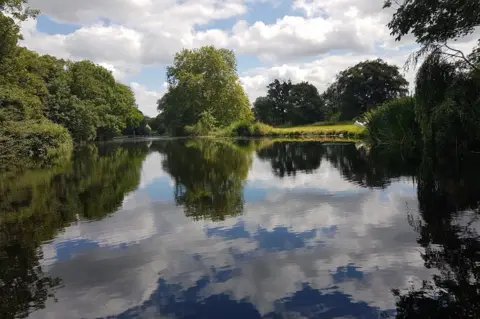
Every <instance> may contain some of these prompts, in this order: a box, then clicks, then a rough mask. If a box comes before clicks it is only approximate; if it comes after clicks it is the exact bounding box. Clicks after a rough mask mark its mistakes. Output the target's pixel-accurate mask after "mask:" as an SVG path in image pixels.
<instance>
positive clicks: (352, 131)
mask: <svg viewBox="0 0 480 319" xmlns="http://www.w3.org/2000/svg"><path fill="white" fill-rule="evenodd" d="M213 135H214V136H217V137H221V136H238V137H300V138H308V137H336V138H355V139H359V138H362V137H365V135H366V130H365V128H364V127H362V126H359V125H355V124H345V123H342V124H326V125H323V124H322V123H318V124H311V125H302V126H291V127H272V126H270V125H266V124H263V123H235V124H233V125H231V126H228V127H226V128H224V129H221V130H218V131H216V132H214V133H213Z"/></svg>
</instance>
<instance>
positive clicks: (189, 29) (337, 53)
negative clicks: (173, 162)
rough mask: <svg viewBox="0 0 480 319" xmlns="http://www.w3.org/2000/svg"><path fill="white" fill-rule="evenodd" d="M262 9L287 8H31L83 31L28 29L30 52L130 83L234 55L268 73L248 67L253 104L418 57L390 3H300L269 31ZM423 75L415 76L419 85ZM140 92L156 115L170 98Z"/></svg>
mask: <svg viewBox="0 0 480 319" xmlns="http://www.w3.org/2000/svg"><path fill="white" fill-rule="evenodd" d="M256 2H263V3H264V5H263V6H262V7H264V6H265V5H271V6H273V7H276V6H278V2H277V1H276V0H231V1H223V0H161V1H154V0H120V1H117V0H105V1H94V0H85V1H74V0H65V1H61V2H58V1H55V0H31V1H29V4H30V5H31V6H32V7H34V8H38V9H40V10H41V11H42V12H43V13H44V14H45V15H47V16H48V17H49V18H51V19H53V20H54V21H57V22H59V23H70V24H75V25H77V26H78V29H77V30H76V31H74V32H72V33H70V34H67V35H62V34H55V35H49V34H45V33H41V32H39V31H37V25H36V22H35V21H27V22H25V23H23V24H22V31H23V33H24V37H25V39H24V40H23V41H22V43H23V45H25V46H27V47H28V48H30V49H33V50H36V51H38V52H40V53H45V54H52V55H55V56H58V57H61V58H67V59H73V60H80V59H90V60H92V61H94V62H96V63H99V64H101V65H103V66H105V67H106V68H108V69H109V70H111V71H112V72H113V74H114V76H115V77H116V78H117V79H118V80H120V81H124V82H125V81H128V79H129V78H132V77H133V76H135V75H137V74H139V73H140V71H141V70H142V68H143V67H146V66H165V65H167V64H170V63H171V62H172V60H173V57H174V54H175V53H176V52H178V51H179V50H181V49H182V48H198V47H200V46H203V45H215V46H217V47H226V48H231V49H233V50H234V51H235V52H236V54H237V57H238V59H240V60H242V59H247V60H251V57H254V58H255V59H259V60H260V62H261V64H262V66H261V67H259V68H254V69H252V68H249V67H248V62H245V61H247V60H242V63H240V65H246V66H247V67H246V68H244V69H241V70H239V73H240V75H241V80H242V83H243V84H244V87H245V90H246V91H247V93H248V95H249V97H250V99H251V101H252V102H253V101H254V100H255V98H256V97H258V96H259V95H263V94H265V91H266V90H265V86H266V85H267V84H268V83H269V82H270V81H271V80H273V79H274V78H284V79H286V78H290V79H292V81H294V82H297V81H309V82H311V83H313V84H315V85H316V86H317V87H318V89H319V91H323V90H324V89H325V88H326V87H327V86H328V84H329V83H331V82H332V81H333V79H334V77H335V75H336V74H337V73H338V72H339V71H341V70H343V69H345V68H346V67H348V66H351V65H353V64H355V63H358V62H360V61H362V60H365V59H368V58H377V57H381V58H384V59H385V60H387V61H389V62H391V63H394V64H397V65H399V66H403V64H404V63H405V61H406V58H407V57H408V55H409V53H411V52H413V51H414V50H416V49H417V48H418V46H417V45H416V44H415V39H414V37H413V36H412V35H407V36H406V37H404V39H403V40H402V41H401V42H396V41H395V40H394V38H393V37H392V36H390V31H389V30H388V28H387V26H386V24H387V23H388V22H389V21H390V19H391V16H392V13H393V10H394V9H391V8H390V9H382V6H383V3H384V1H383V0H374V1H369V0H293V1H292V2H291V4H290V9H291V10H290V11H288V10H286V11H284V12H283V14H282V15H281V16H278V17H276V20H275V21H274V22H270V23H267V22H264V21H262V15H266V13H264V12H252V10H254V9H255V6H253V5H254V4H255V3H256ZM246 13H248V14H249V15H248V16H251V15H252V13H255V14H254V16H256V17H258V18H257V21H246V20H245V18H246V17H248V16H247V15H246ZM269 20H270V21H271V19H269ZM219 21H227V22H228V23H226V24H223V23H220V24H217V22H219ZM225 25H228V26H230V25H232V27H225ZM478 35H480V30H477V32H476V33H475V34H473V35H471V36H469V37H466V38H464V39H462V40H460V41H458V42H456V43H455V44H456V45H458V47H459V48H461V49H462V50H465V51H466V52H468V51H469V48H471V47H473V44H475V43H476V42H475V40H476V39H478ZM414 72H415V71H414V70H410V71H409V72H408V73H407V74H406V78H407V80H409V81H410V83H411V84H412V83H413V77H414V76H413V75H414ZM134 89H135V91H136V93H138V95H137V100H139V102H138V104H139V105H140V106H141V109H142V111H143V110H145V112H147V114H148V115H151V116H152V115H155V114H156V112H155V110H154V108H155V104H151V103H152V101H156V99H157V98H158V94H162V92H163V91H162V89H161V88H160V89H159V90H154V91H152V90H151V89H150V90H146V89H145V87H143V86H138V85H137V87H136V88H134Z"/></svg>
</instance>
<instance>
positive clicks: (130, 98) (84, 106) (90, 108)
mask: <svg viewBox="0 0 480 319" xmlns="http://www.w3.org/2000/svg"><path fill="white" fill-rule="evenodd" d="M37 14H38V12H37V11H35V10H32V9H30V8H29V7H27V4H26V1H24V0H3V1H0V31H1V32H0V164H1V165H0V166H2V168H5V166H8V165H10V164H11V163H14V164H18V166H24V167H25V166H26V167H30V166H35V165H36V164H37V163H38V162H49V161H53V160H55V159H56V158H59V157H61V156H68V154H69V150H71V148H72V146H73V145H74V144H82V143H87V142H92V141H97V140H108V139H112V138H113V137H115V136H118V135H120V134H122V133H126V132H128V131H129V130H130V131H132V132H134V133H135V132H141V129H144V128H145V126H146V123H145V122H144V121H145V119H144V116H143V114H142V112H141V111H140V110H139V109H138V108H137V105H136V103H135V97H134V94H133V92H132V90H131V88H130V87H129V86H127V85H124V84H122V83H119V82H117V81H116V80H115V79H114V77H113V75H112V73H111V72H110V71H108V70H107V69H105V68H103V67H102V66H99V65H97V64H94V63H92V62H90V61H79V62H74V61H68V60H64V59H58V58H56V57H53V56H50V55H40V54H37V53H35V52H33V51H30V50H28V49H26V48H24V47H21V46H19V44H18V41H19V40H20V39H21V34H20V28H19V25H18V23H19V22H20V21H23V20H25V19H27V18H35V16H36V15H37ZM142 132H143V133H145V130H144V131H142Z"/></svg>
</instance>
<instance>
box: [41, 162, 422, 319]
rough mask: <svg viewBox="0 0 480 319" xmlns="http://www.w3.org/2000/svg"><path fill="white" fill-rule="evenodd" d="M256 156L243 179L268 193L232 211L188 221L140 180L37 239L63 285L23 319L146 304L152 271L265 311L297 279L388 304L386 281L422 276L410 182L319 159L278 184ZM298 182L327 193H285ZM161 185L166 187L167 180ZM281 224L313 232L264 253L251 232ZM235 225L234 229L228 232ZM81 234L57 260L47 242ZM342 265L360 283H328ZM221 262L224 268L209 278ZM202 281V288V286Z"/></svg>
mask: <svg viewBox="0 0 480 319" xmlns="http://www.w3.org/2000/svg"><path fill="white" fill-rule="evenodd" d="M158 159H160V157H159V156H158V155H156V154H155V153H152V154H150V155H149V157H148V161H146V163H145V165H144V169H146V170H148V171H145V172H144V173H142V182H141V183H142V185H144V187H145V186H148V185H147V184H148V183H150V184H152V185H153V184H155V183H156V180H155V179H150V178H149V177H148V172H152V173H153V174H154V175H155V176H159V175H162V173H161V172H162V168H161V161H158ZM260 163H261V162H260V161H259V160H258V159H257V158H256V159H255V160H254V168H253V169H252V170H251V173H250V174H249V177H248V179H249V181H256V182H257V183H258V182H259V181H260V182H261V183H262V187H263V189H264V190H265V192H266V193H267V196H266V197H265V198H264V199H263V200H256V201H252V202H249V201H247V202H246V204H245V209H244V212H243V215H241V216H239V217H235V218H229V219H227V220H225V221H223V222H212V221H193V220H192V219H190V218H188V217H186V216H185V214H184V212H183V209H182V208H181V207H177V206H176V205H175V203H174V202H172V201H154V200H152V198H150V197H149V196H148V195H147V194H146V193H145V192H144V191H143V188H140V189H138V190H137V191H135V192H133V193H131V194H130V195H128V203H127V204H126V205H124V207H122V209H121V210H120V211H118V212H117V213H116V214H115V215H113V216H112V217H111V218H107V219H104V220H102V221H97V222H93V223H79V224H77V225H72V226H70V227H67V228H66V229H65V232H64V233H63V234H62V235H60V236H59V237H57V239H55V240H54V241H52V242H49V243H47V244H45V245H44V247H43V250H44V252H45V253H46V255H47V254H48V256H50V262H49V263H48V265H46V266H45V267H44V269H45V270H46V271H48V274H49V275H52V276H59V277H61V278H62V279H63V284H64V287H63V288H61V289H59V290H58V291H57V292H56V297H57V298H58V302H56V303H55V302H50V301H49V302H48V304H47V307H46V308H45V309H44V310H40V311H38V312H35V313H34V314H32V318H52V319H54V318H77V317H103V316H109V315H115V314H118V313H121V312H123V311H126V310H128V309H132V308H135V307H137V306H141V305H142V304H144V303H145V304H146V305H148V304H150V303H151V302H150V301H149V300H152V299H153V298H155V299H157V298H162V295H163V294H162V290H161V288H160V287H159V284H158V281H159V279H161V280H163V281H164V282H166V283H168V284H170V285H176V287H177V290H178V291H179V292H180V291H186V290H187V289H189V288H192V287H196V288H195V289H199V290H200V292H199V294H200V296H201V297H202V298H204V299H207V298H208V297H209V296H213V295H219V294H227V295H228V296H229V298H230V299H233V300H237V301H240V300H246V301H248V302H249V303H251V304H252V305H254V306H255V308H256V309H258V311H260V312H261V313H262V314H265V313H268V312H269V311H272V310H273V309H274V306H275V303H276V302H277V303H278V301H279V300H281V299H282V298H286V297H288V296H291V295H292V294H294V293H295V292H296V291H298V290H299V289H300V287H301V285H302V284H304V283H308V284H309V285H310V286H311V287H312V288H314V289H326V288H329V289H333V290H335V291H339V292H340V293H342V294H346V295H350V296H351V299H352V300H353V301H363V302H367V303H368V304H369V305H371V306H376V307H379V308H383V309H391V308H392V307H393V305H394V300H393V296H392V295H391V293H390V289H391V288H396V287H404V286H405V284H406V283H407V282H408V281H409V280H417V279H424V278H426V277H427V276H428V274H429V271H428V270H426V269H425V268H424V267H423V260H422V259H421V256H420V252H421V251H420V249H419V247H418V244H417V243H416V234H415V232H414V230H413V229H412V227H411V226H410V225H409V224H408V221H407V215H406V211H410V209H413V212H414V211H415V207H417V205H418V203H417V201H416V193H415V189H414V187H413V185H412V184H411V182H409V181H406V180H399V181H395V182H392V184H391V185H390V186H389V187H387V188H386V189H383V190H380V189H361V190H360V191H359V189H358V187H357V186H356V185H353V184H350V183H348V182H345V181H342V180H341V177H340V174H339V172H338V171H337V170H336V169H335V168H333V167H331V166H328V165H325V166H323V167H324V168H323V170H321V169H320V170H319V171H318V172H317V175H315V174H313V175H311V176H312V178H308V177H309V176H310V175H306V174H299V175H297V176H296V177H293V176H290V177H285V178H284V180H286V182H285V183H283V184H282V185H280V186H276V185H277V184H279V183H278V182H279V181H278V178H276V177H274V176H273V175H272V174H269V173H268V172H269V171H270V170H269V169H268V167H262V166H259V165H258V164H260ZM322 165H323V163H322ZM298 177H302V179H300V180H299V178H298ZM306 180H308V181H306ZM302 185H305V186H308V187H309V188H310V189H317V190H320V189H325V190H326V192H323V193H319V192H312V191H308V190H307V189H304V191H302V192H292V191H286V190H288V187H290V186H291V187H294V188H295V189H296V188H297V187H301V186H302ZM246 187H249V186H248V185H247V186H246ZM345 190H347V191H348V190H350V191H353V192H346V193H345ZM164 191H167V192H172V193H173V189H171V188H170V189H167V190H164ZM279 227H282V228H284V229H286V230H287V233H285V235H287V234H288V235H289V236H290V237H292V236H294V237H296V238H302V237H301V234H305V233H312V234H313V235H309V236H305V237H304V239H302V240H303V241H304V245H301V246H299V247H297V248H294V247H293V248H294V249H292V247H291V248H289V249H287V247H286V246H285V247H284V248H285V249H280V250H268V249H267V248H268V245H267V246H265V243H262V242H260V241H259V238H261V236H260V234H261V233H263V234H265V233H270V234H272V235H273V234H274V232H275V230H276V229H278V228H279ZM325 229H334V230H335V231H334V232H333V233H326V232H325ZM209 230H217V231H209ZM218 230H221V231H218ZM240 230H241V232H240ZM260 230H261V232H260ZM239 233H242V234H243V235H242V236H238V235H235V234H239ZM245 233H246V235H245ZM185 234H188V236H185ZM223 234H232V235H231V236H225V235H223ZM79 239H83V240H88V241H89V242H93V243H97V244H98V248H93V249H87V250H85V251H84V252H82V253H79V254H77V255H74V256H72V257H71V259H69V260H64V261H61V262H58V261H56V253H55V249H56V247H59V246H61V245H65V244H68V243H69V242H72V241H73V242H75V241H76V242H78V240H79ZM279 239H281V238H277V239H276V240H277V244H278V243H279V242H278V240H279ZM287 244H288V242H286V243H285V245H287ZM279 248H282V247H281V246H279ZM347 265H353V266H354V267H355V268H356V269H357V271H359V272H361V273H362V274H363V279H355V278H346V279H344V280H341V281H338V280H335V279H334V277H333V276H332V274H333V273H335V272H337V271H338V269H342V267H345V266H347ZM398 269H401V270H402V271H398ZM220 270H224V271H227V272H230V271H231V273H232V275H230V276H227V278H226V279H225V280H220V281H219V280H216V279H215V278H217V274H218V272H219V271H220ZM278 278H282V280H278ZM205 279H207V283H208V284H206V285H203V286H201V287H199V286H198V285H199V283H200V282H201V281H202V280H205ZM155 292H157V293H155ZM169 296H170V295H169ZM156 302H160V301H159V300H156ZM141 308H142V307H141Z"/></svg>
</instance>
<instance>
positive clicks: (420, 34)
mask: <svg viewBox="0 0 480 319" xmlns="http://www.w3.org/2000/svg"><path fill="white" fill-rule="evenodd" d="M394 3H395V4H396V5H397V6H396V11H395V13H394V15H393V17H392V20H391V21H390V22H389V23H388V28H389V29H390V31H391V35H393V36H395V40H397V41H400V40H401V39H402V38H403V37H404V36H406V35H407V34H410V33H411V34H413V35H414V36H415V38H416V41H417V42H418V43H420V44H421V45H422V48H421V49H420V50H419V51H418V52H417V53H416V54H414V55H412V56H411V58H412V59H411V61H412V62H414V63H416V62H417V61H418V58H419V57H421V56H423V55H424V54H429V53H432V52H434V51H439V52H441V53H442V54H443V55H444V57H445V58H454V59H456V60H461V61H462V62H464V63H466V64H468V65H469V66H470V67H473V68H476V69H477V70H479V69H480V68H479V67H478V65H476V64H475V62H474V61H475V60H474V59H473V57H472V56H470V57H469V56H466V55H465V54H464V53H463V52H462V51H460V50H457V49H454V48H452V47H451V46H450V45H449V44H448V43H447V42H448V41H450V40H457V39H459V38H462V37H464V36H466V35H468V34H471V33H473V32H474V30H475V28H476V27H478V26H479V25H480V5H478V1H477V0H463V1H458V0H431V1H423V0H404V1H403V2H401V3H400V4H399V3H397V2H395V1H394ZM392 6H393V4H392V1H391V0H387V1H385V5H384V7H386V8H390V7H392Z"/></svg>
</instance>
